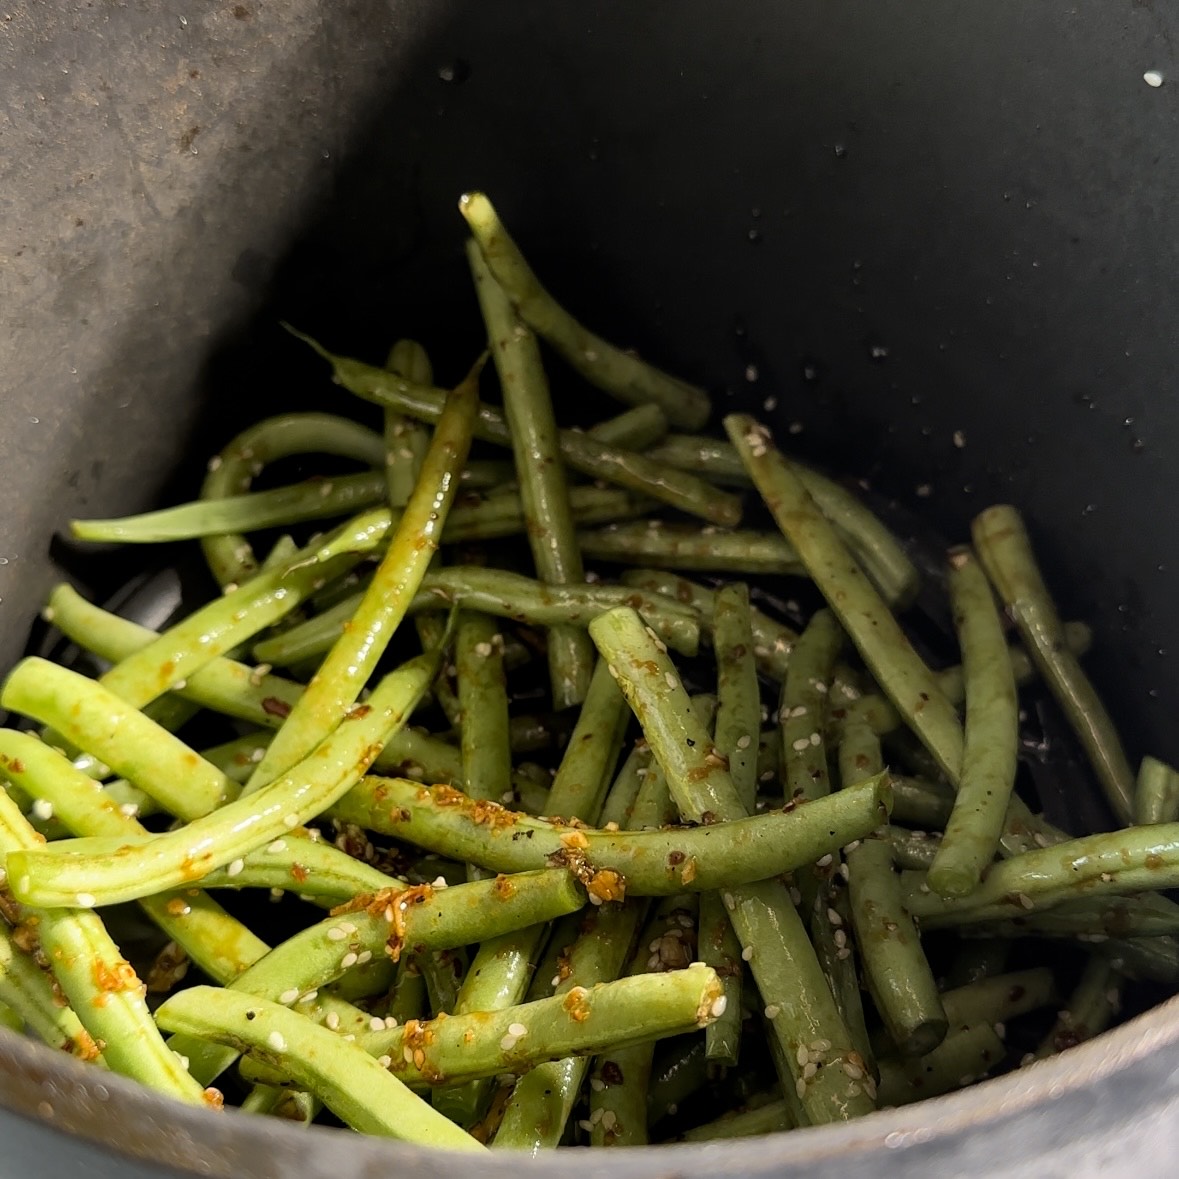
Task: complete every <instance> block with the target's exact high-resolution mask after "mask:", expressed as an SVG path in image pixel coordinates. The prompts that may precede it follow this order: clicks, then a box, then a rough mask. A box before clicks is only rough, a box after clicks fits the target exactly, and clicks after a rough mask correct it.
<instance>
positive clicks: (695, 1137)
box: [680, 1099, 795, 1142]
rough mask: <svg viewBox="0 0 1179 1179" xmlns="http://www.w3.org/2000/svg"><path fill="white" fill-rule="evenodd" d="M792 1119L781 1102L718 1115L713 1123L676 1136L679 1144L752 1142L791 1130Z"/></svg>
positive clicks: (694, 1127)
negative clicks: (724, 1140) (761, 1137)
mask: <svg viewBox="0 0 1179 1179" xmlns="http://www.w3.org/2000/svg"><path fill="white" fill-rule="evenodd" d="M794 1127H795V1122H794V1118H793V1117H792V1116H791V1114H790V1109H789V1107H788V1106H787V1105H786V1102H785V1101H782V1100H780V1099H779V1100H777V1101H768V1102H766V1103H765V1104H764V1105H759V1106H757V1107H756V1108H755V1109H743V1110H737V1111H736V1112H733V1113H727V1114H721V1116H720V1117H719V1118H717V1119H716V1120H715V1121H711V1122H705V1123H704V1124H703V1125H702V1126H693V1127H692V1129H690V1130H685V1131H684V1133H683V1134H681V1135H680V1141H682V1142H716V1141H718V1140H719V1139H725V1138H754V1137H757V1136H758V1135H761V1134H777V1133H780V1132H781V1131H783V1130H793V1129H794Z"/></svg>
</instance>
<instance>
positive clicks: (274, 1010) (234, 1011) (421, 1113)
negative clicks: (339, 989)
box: [156, 987, 482, 1150]
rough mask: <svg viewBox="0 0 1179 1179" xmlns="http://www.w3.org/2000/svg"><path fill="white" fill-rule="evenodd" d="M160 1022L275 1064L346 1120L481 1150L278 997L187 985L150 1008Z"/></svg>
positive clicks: (367, 1129)
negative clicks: (271, 999) (277, 1000)
mask: <svg viewBox="0 0 1179 1179" xmlns="http://www.w3.org/2000/svg"><path fill="white" fill-rule="evenodd" d="M156 1019H157V1021H158V1022H159V1024H160V1026H161V1027H164V1028H167V1029H169V1030H171V1031H177V1032H183V1033H185V1034H187V1035H191V1036H199V1037H200V1038H202V1039H208V1040H213V1041H215V1042H217V1043H222V1044H228V1045H230V1046H232V1047H233V1048H235V1049H237V1050H238V1051H241V1052H250V1053H254V1054H256V1055H258V1056H260V1057H261V1058H262V1059H264V1060H273V1061H275V1062H281V1064H282V1067H283V1068H284V1070H285V1071H286V1072H287V1073H289V1074H290V1076H291V1077H292V1078H293V1079H294V1080H295V1083H296V1084H298V1085H299V1087H300V1088H302V1089H305V1090H307V1091H308V1092H310V1093H313V1094H315V1096H316V1097H318V1098H319V1099H320V1100H321V1101H322V1102H323V1103H324V1105H326V1106H327V1107H328V1109H330V1110H331V1111H332V1112H333V1113H334V1114H335V1115H336V1116H337V1117H339V1118H340V1120H341V1121H343V1122H344V1123H345V1124H346V1125H348V1126H351V1127H352V1128H353V1129H354V1130H360V1131H362V1132H364V1133H368V1134H380V1135H383V1136H385V1137H389V1138H400V1139H402V1140H403V1141H406V1142H413V1143H417V1144H419V1145H422V1146H435V1147H443V1148H445V1149H449V1150H481V1149H482V1147H481V1146H480V1145H479V1143H477V1142H476V1141H475V1140H474V1139H473V1138H472V1137H471V1136H470V1135H469V1134H467V1133H466V1131H464V1130H461V1129H460V1128H459V1127H458V1126H456V1125H455V1124H454V1123H453V1122H450V1121H448V1120H447V1119H446V1118H444V1117H443V1116H442V1115H441V1114H440V1113H437V1112H436V1111H435V1110H433V1109H431V1108H430V1106H429V1105H427V1104H426V1102H424V1101H422V1100H421V1099H420V1098H419V1097H416V1096H415V1095H414V1094H413V1093H412V1092H410V1090H409V1089H407V1088H406V1087H405V1086H404V1085H403V1084H402V1083H401V1082H400V1081H399V1080H398V1079H397V1078H396V1077H394V1076H393V1074H392V1073H390V1072H389V1071H388V1070H387V1069H385V1068H384V1067H382V1066H381V1065H380V1064H379V1063H378V1062H377V1061H376V1060H374V1059H373V1058H372V1057H371V1056H369V1055H368V1053H366V1052H364V1051H363V1050H362V1049H360V1048H357V1047H356V1046H355V1045H353V1044H350V1043H348V1042H347V1041H345V1040H343V1039H341V1037H339V1036H338V1035H336V1034H335V1033H334V1032H332V1031H329V1030H328V1029H327V1028H323V1027H319V1026H318V1025H317V1024H315V1023H313V1022H312V1021H311V1020H309V1019H305V1018H304V1017H303V1016H302V1015H299V1014H298V1013H297V1012H294V1011H291V1010H290V1009H289V1008H287V1007H284V1006H282V1005H281V1004H279V1003H271V1002H268V1001H267V1000H265V999H259V998H257V997H256V996H252V995H246V994H239V993H236V992H234V991H229V990H221V989H218V988H216V987H190V988H189V989H188V990H186V991H181V992H180V993H179V994H176V995H173V996H172V998H170V999H169V1000H168V1001H167V1002H166V1003H164V1004H163V1006H161V1007H160V1008H159V1010H158V1011H157V1012H156Z"/></svg>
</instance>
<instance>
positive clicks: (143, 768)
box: [0, 656, 238, 819]
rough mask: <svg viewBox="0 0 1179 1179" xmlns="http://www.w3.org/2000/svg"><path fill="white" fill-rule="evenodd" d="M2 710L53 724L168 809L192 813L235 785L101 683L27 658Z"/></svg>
mask: <svg viewBox="0 0 1179 1179" xmlns="http://www.w3.org/2000/svg"><path fill="white" fill-rule="evenodd" d="M0 704H2V706H3V707H4V708H9V709H12V710H13V711H15V712H20V713H23V714H24V715H25V716H30V717H33V718H34V719H35V720H39V721H41V722H42V723H43V724H47V725H51V726H52V727H53V728H54V729H55V730H56V731H57V732H59V733H61V734H62V735H63V736H64V737H65V738H66V740H67V741H69V742H70V743H71V744H72V745H75V746H77V747H78V748H80V749H84V750H85V751H86V752H87V753H90V754H93V755H94V756H96V757H99V758H101V759H102V760H103V761H104V762H106V764H107V765H109V766H110V767H111V768H112V769H114V770H115V771H117V772H118V773H120V774H122V775H123V776H124V777H126V778H129V779H130V780H131V781H132V782H134V783H135V784H136V785H137V786H138V787H139V788H140V789H141V790H143V791H145V792H146V793H148V794H150V795H151V796H152V798H154V799H156V801H157V802H159V803H160V805H161V806H162V807H163V808H164V809H165V810H166V811H169V812H170V813H171V814H174V815H176V816H178V817H179V818H182V819H195V818H199V817H200V816H201V815H207V814H209V813H210V812H212V811H214V810H216V809H217V808H218V807H220V806H221V805H223V804H224V803H225V802H227V801H228V800H230V799H233V798H236V797H237V795H238V786H237V783H236V782H234V781H232V780H231V779H230V778H228V777H227V776H226V775H225V774H223V773H222V772H221V771H220V770H218V769H217V768H216V767H215V766H213V765H210V764H209V763H208V762H206V761H204V760H203V759H202V758H200V757H199V756H198V755H197V754H196V753H194V752H193V750H191V749H190V748H189V747H188V746H187V745H186V744H185V743H184V742H183V741H181V740H180V739H179V738H178V737H174V736H173V735H172V734H171V733H169V732H168V731H167V730H166V729H164V728H162V727H161V726H160V725H157V724H156V723H155V722H154V721H152V720H149V719H148V718H147V717H146V716H144V714H143V713H142V712H140V711H139V710H138V709H137V708H135V707H134V706H132V705H130V704H128V703H126V702H125V701H124V700H122V699H121V698H120V697H119V696H118V695H116V694H115V693H114V692H112V691H110V690H109V689H108V688H106V687H104V686H103V684H102V682H101V681H97V682H96V681H94V680H91V679H88V678H87V677H86V676H84V675H79V674H78V673H77V672H76V671H70V670H69V669H68V668H64V667H58V666H57V665H56V664H53V663H50V662H49V661H48V660H45V659H40V658H38V657H36V656H32V657H30V658H27V659H22V660H21V661H20V662H19V663H18V664H17V665H16V666H15V667H14V668H13V669H12V671H10V672H9V673H8V678H7V679H6V680H5V681H4V685H3V688H2V689H0Z"/></svg>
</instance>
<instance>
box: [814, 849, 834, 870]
mask: <svg viewBox="0 0 1179 1179" xmlns="http://www.w3.org/2000/svg"><path fill="white" fill-rule="evenodd" d="M833 859H834V857H833V856H832V855H831V853H830V852H828V853H827V854H826V855H825V856H820V857H819V858H818V859H817V860H816V861H815V867H816V868H830V867H831V861H832V860H833Z"/></svg>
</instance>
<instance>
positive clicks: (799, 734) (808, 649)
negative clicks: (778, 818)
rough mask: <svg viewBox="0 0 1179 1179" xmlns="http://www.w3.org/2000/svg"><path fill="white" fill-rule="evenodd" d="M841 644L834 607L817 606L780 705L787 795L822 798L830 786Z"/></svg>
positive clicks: (793, 661)
mask: <svg viewBox="0 0 1179 1179" xmlns="http://www.w3.org/2000/svg"><path fill="white" fill-rule="evenodd" d="M842 646H843V630H842V628H841V627H840V625H839V622H838V621H837V620H836V618H835V615H834V614H832V613H831V611H830V610H817V611H815V613H814V614H813V615H812V616H811V620H810V622H809V623H808V624H807V627H806V630H804V631H803V632H802V634H801V635H800V636H799V638H798V642H797V643H795V644H794V652H793V654H792V656H791V659H790V665H789V666H788V667H787V669H786V678H785V680H784V681H783V683H782V694H781V698H780V701H779V709H778V724H779V726H780V728H781V731H782V767H783V771H784V772H783V777H784V779H785V781H784V786H785V791H786V796H787V797H788V798H822V797H823V795H825V794H828V793H829V792H830V790H831V783H830V780H829V778H828V775H827V742H826V734H827V701H828V697H829V694H830V690H831V680H832V678H833V675H834V671H835V660H836V658H837V657H838V656H839V650H840V648H841V647H842ZM872 772H873V771H872V770H868V771H867V773H872ZM855 780H858V779H855Z"/></svg>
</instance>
